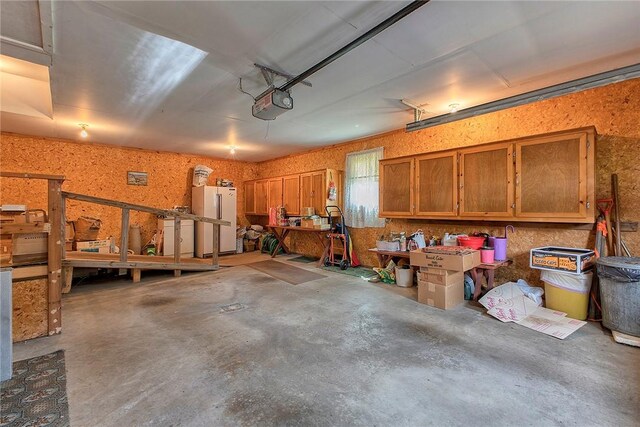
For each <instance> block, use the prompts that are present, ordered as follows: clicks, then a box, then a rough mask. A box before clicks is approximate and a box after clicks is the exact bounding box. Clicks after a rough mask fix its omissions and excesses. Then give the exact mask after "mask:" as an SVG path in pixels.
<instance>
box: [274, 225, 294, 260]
mask: <svg viewBox="0 0 640 427" xmlns="http://www.w3.org/2000/svg"><path fill="white" fill-rule="evenodd" d="M288 234H289V230H286V229H285V230H284V231H283V232H282V235H280V234H279V233H278V232H277V231H276V229H275V228H274V229H273V235H274V236H276V239H277V240H278V244H277V245H276V247H275V249H274V250H273V252H272V253H271V258H275V257H276V255H278V250H279V249H280V248H282V250H283V251H284V253H285V254H288V253H290V251H289V248H288V247H287V245H286V244H285V243H284V239H286V238H287V235H288Z"/></svg>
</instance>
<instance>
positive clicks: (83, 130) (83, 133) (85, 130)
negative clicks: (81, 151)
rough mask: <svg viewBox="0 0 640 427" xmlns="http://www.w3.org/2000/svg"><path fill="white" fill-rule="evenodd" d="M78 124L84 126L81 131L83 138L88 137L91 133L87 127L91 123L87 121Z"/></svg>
mask: <svg viewBox="0 0 640 427" xmlns="http://www.w3.org/2000/svg"><path fill="white" fill-rule="evenodd" d="M78 126H80V127H81V128H82V130H81V131H80V136H81V137H83V138H86V137H88V136H89V133H87V128H88V127H89V125H88V124H86V123H79V124H78Z"/></svg>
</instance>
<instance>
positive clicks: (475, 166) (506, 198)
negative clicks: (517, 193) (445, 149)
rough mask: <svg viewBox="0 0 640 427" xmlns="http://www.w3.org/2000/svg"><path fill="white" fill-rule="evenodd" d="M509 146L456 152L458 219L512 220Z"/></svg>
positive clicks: (511, 161)
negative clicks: (457, 154)
mask: <svg viewBox="0 0 640 427" xmlns="http://www.w3.org/2000/svg"><path fill="white" fill-rule="evenodd" d="M512 151H513V144H511V143H498V144H490V145H483V146H479V147H474V148H469V149H465V150H460V151H459V153H460V216H461V217H465V218H473V217H476V218H487V217H491V218H496V219H502V218H511V217H513V155H512Z"/></svg>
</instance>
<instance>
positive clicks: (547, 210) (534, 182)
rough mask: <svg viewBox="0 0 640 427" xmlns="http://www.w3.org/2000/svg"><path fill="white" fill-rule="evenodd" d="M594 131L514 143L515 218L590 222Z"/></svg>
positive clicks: (583, 130)
mask: <svg viewBox="0 0 640 427" xmlns="http://www.w3.org/2000/svg"><path fill="white" fill-rule="evenodd" d="M594 141H595V130H594V129H582V130H577V131H574V132H562V133H558V134H553V135H549V136H545V137H535V138H528V139H523V140H520V141H518V142H516V143H515V156H516V179H515V181H516V182H515V184H516V217H518V218H527V219H532V218H535V219H537V220H539V221H558V220H563V221H572V222H593V221H594V217H595V216H594V209H595V206H593V205H594V183H593V171H594V151H595V150H594V146H595V144H594Z"/></svg>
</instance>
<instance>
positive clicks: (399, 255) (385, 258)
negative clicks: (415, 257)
mask: <svg viewBox="0 0 640 427" xmlns="http://www.w3.org/2000/svg"><path fill="white" fill-rule="evenodd" d="M369 252H373V253H375V254H376V256H377V257H378V266H379V267H381V268H385V267H386V266H387V264H389V261H393V262H395V263H396V264H398V262H399V261H400V260H401V259H409V251H381V250H380V249H376V248H373V249H369Z"/></svg>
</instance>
